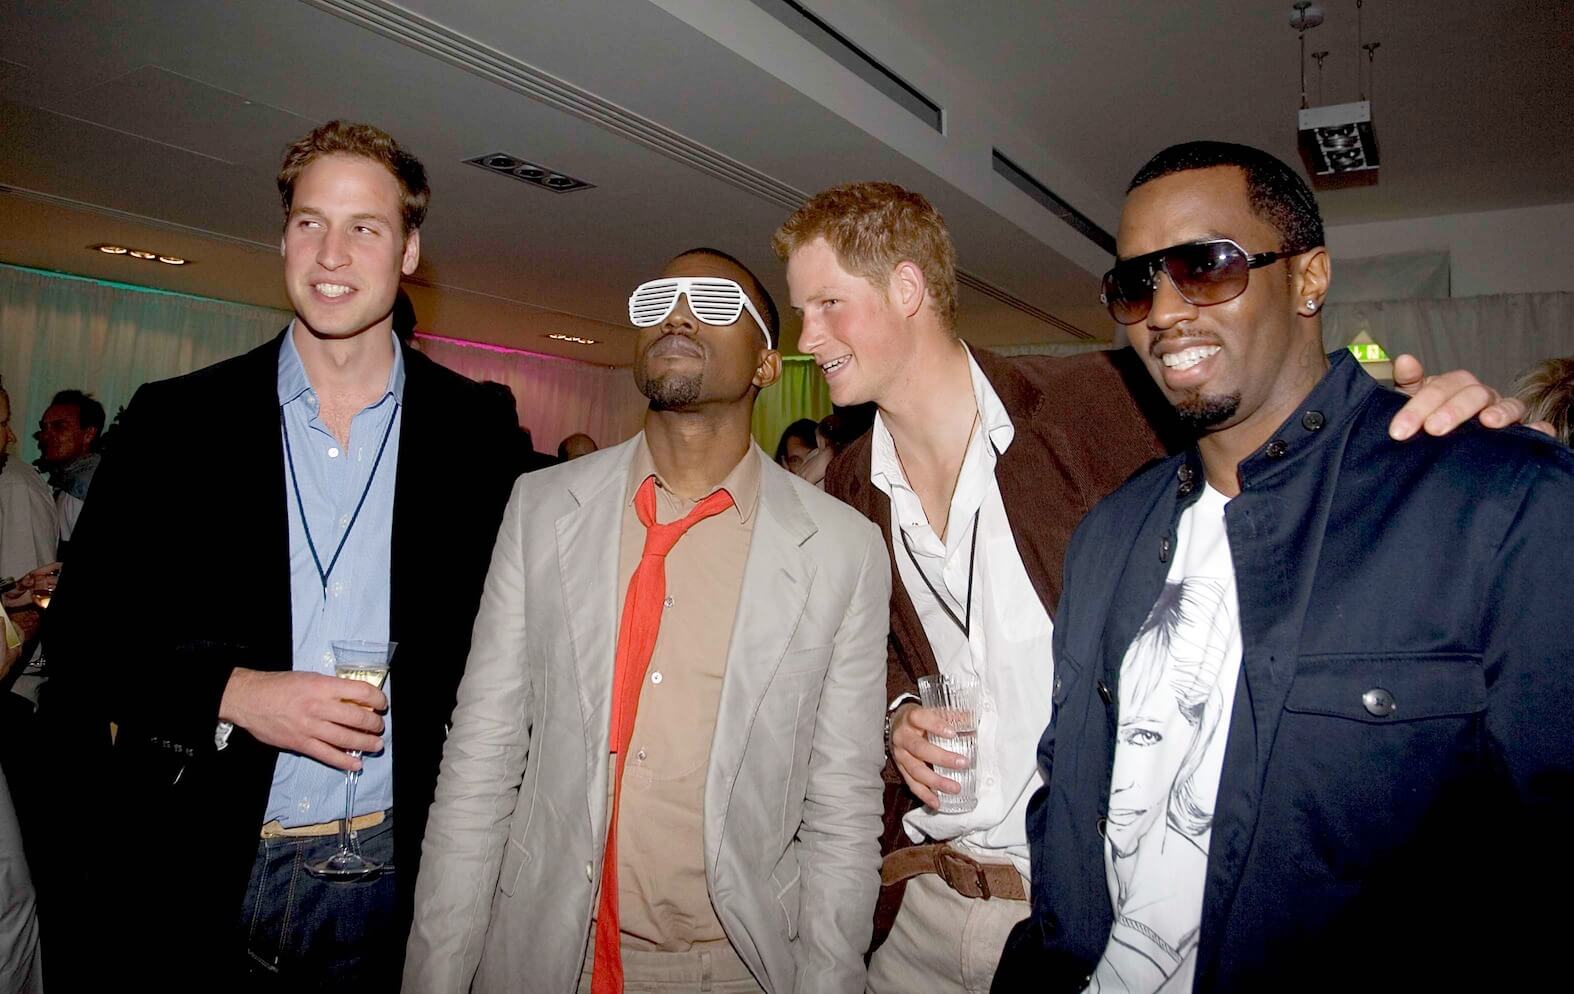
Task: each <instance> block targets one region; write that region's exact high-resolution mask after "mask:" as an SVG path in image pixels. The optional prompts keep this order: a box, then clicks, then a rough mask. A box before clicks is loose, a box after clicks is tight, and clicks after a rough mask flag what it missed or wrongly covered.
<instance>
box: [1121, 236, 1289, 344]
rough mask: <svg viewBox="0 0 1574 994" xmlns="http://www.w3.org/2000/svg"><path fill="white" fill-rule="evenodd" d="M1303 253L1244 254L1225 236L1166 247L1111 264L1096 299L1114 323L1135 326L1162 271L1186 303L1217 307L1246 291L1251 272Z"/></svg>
mask: <svg viewBox="0 0 1574 994" xmlns="http://www.w3.org/2000/svg"><path fill="white" fill-rule="evenodd" d="M1306 251H1309V250H1308V249H1288V248H1287V249H1281V250H1279V251H1277V252H1259V253H1257V254H1256V255H1248V254H1247V252H1246V250H1245V249H1243V248H1241V247H1240V245H1238V244H1236V243H1235V241H1233V240H1232V239H1229V238H1215V239H1212V240H1210V241H1205V242H1187V243H1185V244H1184V245H1171V246H1170V247H1169V248H1163V249H1159V250H1158V251H1157V252H1149V253H1148V254H1147V255H1139V256H1135V257H1133V258H1130V259H1126V260H1124V261H1122V262H1118V263H1116V264H1115V268H1114V269H1111V270H1110V271H1109V272H1107V273H1105V274H1104V285H1103V289H1102V290H1101V292H1100V293H1099V300H1101V301H1102V302H1103V303H1104V306H1105V307H1107V308H1109V315H1110V317H1112V318H1114V319H1115V320H1116V321H1118V322H1120V323H1121V324H1136V323H1137V322H1138V321H1141V320H1142V319H1143V318H1145V317H1147V316H1148V311H1150V310H1151V309H1152V308H1153V290H1154V286H1155V284H1156V283H1157V281H1158V278H1159V273H1160V272H1161V271H1162V272H1163V273H1164V274H1165V275H1166V276H1168V277H1169V278H1170V283H1171V284H1173V285H1174V287H1175V292H1177V293H1179V294H1180V295H1181V297H1182V298H1184V299H1185V301H1186V302H1187V303H1188V304H1192V305H1193V306H1196V307H1207V306H1209V305H1211V304H1222V303H1225V302H1226V301H1231V300H1234V299H1235V298H1236V297H1239V296H1240V295H1241V294H1243V293H1245V292H1246V283H1247V281H1248V280H1249V279H1250V278H1251V271H1252V270H1253V269H1261V268H1262V267H1263V266H1267V265H1270V264H1272V263H1275V262H1278V261H1279V260H1280V259H1288V258H1291V257H1292V256H1297V255H1300V254H1301V253H1302V252H1306Z"/></svg>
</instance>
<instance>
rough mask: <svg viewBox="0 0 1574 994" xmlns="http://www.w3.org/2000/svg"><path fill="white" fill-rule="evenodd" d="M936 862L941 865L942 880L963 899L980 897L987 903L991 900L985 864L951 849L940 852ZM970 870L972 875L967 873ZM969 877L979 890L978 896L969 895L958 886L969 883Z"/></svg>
mask: <svg viewBox="0 0 1574 994" xmlns="http://www.w3.org/2000/svg"><path fill="white" fill-rule="evenodd" d="M935 861H936V862H937V863H938V864H939V870H940V879H942V880H944V881H945V882H946V884H947V885H949V886H950V888H951V889H952V890H954V891H956V892H957V893H958V894H961V895H962V896H963V897H979V898H982V899H984V900H986V901H987V900H989V898H990V893H989V878H988V877H986V876H984V864H982V863H980V862H979V861H978V860H976V859H973V858H971V857H970V856H968V855H966V854H965V853H960V852H957V851H956V850H955V849H951V848H949V847H947V848H945V849H942V850H940V853H939V855H938V856H937V857H936V858H935ZM969 870H971V871H972V873H971V874H970V875H969V874H967V872H966V871H969ZM969 876H971V878H972V882H973V883H974V884H975V885H976V886H977V888H978V893H977V894H976V895H975V894H969V893H968V892H967V891H965V890H963V889H962V888H961V887H960V886H958V885H959V884H961V883H965V882H967V881H968V878H969Z"/></svg>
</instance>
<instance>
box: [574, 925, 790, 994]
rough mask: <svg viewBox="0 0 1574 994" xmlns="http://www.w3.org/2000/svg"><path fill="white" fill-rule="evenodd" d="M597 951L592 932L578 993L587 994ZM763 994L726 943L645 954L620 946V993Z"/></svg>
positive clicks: (735, 953)
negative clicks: (687, 950) (683, 950)
mask: <svg viewBox="0 0 1574 994" xmlns="http://www.w3.org/2000/svg"><path fill="white" fill-rule="evenodd" d="M595 948H596V939H595V929H594V928H592V929H591V937H590V944H589V948H588V949H586V951H585V970H584V972H583V973H582V974H580V977H579V994H590V973H591V966H592V960H593V956H592V953H593V952H594V950H595ZM697 991H703V992H706V994H764V991H763V990H761V988H760V985H759V984H758V983H756V982H755V980H754V975H753V974H752V973H750V972H749V968H748V966H747V965H745V964H744V962H743V960H742V959H739V958H738V954H737V952H736V951H734V950H733V948H732V946H731V945H730V944H728V943H726V942H711V943H706V944H705V948H704V949H694V950H690V951H689V952H686V953H661V952H647V951H644V950H639V949H630V948H629V947H628V946H627V945H626V944H625V945H624V946H623V994H693V992H697Z"/></svg>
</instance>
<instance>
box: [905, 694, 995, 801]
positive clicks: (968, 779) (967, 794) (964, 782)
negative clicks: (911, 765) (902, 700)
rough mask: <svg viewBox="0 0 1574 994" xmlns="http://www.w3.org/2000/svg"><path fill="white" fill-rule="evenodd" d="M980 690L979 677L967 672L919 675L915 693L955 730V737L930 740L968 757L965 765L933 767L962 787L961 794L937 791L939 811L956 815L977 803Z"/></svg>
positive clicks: (932, 737) (936, 737)
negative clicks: (971, 675) (960, 768)
mask: <svg viewBox="0 0 1574 994" xmlns="http://www.w3.org/2000/svg"><path fill="white" fill-rule="evenodd" d="M982 693H983V690H982V688H981V687H980V686H979V683H978V680H977V679H975V678H973V677H970V676H949V675H946V674H944V673H942V674H938V675H935V676H921V677H919V678H918V696H919V698H920V700H921V701H922V703H923V706H924V707H926V708H934V709H935V710H937V711H939V712H940V713H941V717H943V718H944V719H945V722H946V724H948V725H950V726H951V728H952V730H953V731H955V732H956V738H952V739H948V738H946V737H945V736H943V735H931V736H929V741H930V742H931V743H933V744H934V745H937V746H939V747H940V748H942V749H946V750H948V751H950V752H955V753H960V754H961V755H963V756H966V757H967V769H965V770H953V769H949V768H946V767H941V766H936V767H935V768H934V771H935V772H936V773H938V774H940V775H941V776H943V777H947V778H949V779H951V780H955V781H956V782H957V785H958V786H960V787H961V788H962V792H961V793H960V794H947V793H945V792H944V791H936V792H935V793H936V794H938V795H939V797H940V806H939V807H938V808H936V809H935V810H936V811H939V812H940V813H941V814H947V815H959V814H965V813H966V812H968V811H971V810H973V809H974V808H976V807H978V775H977V773H976V772H975V771H974V769H973V765H974V763H976V762H977V761H978V705H979V700H980V696H981V694H982Z"/></svg>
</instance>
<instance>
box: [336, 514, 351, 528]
mask: <svg viewBox="0 0 1574 994" xmlns="http://www.w3.org/2000/svg"><path fill="white" fill-rule="evenodd" d="M339 527H340V528H348V527H350V516H349V515H348V514H341V515H339Z"/></svg>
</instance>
